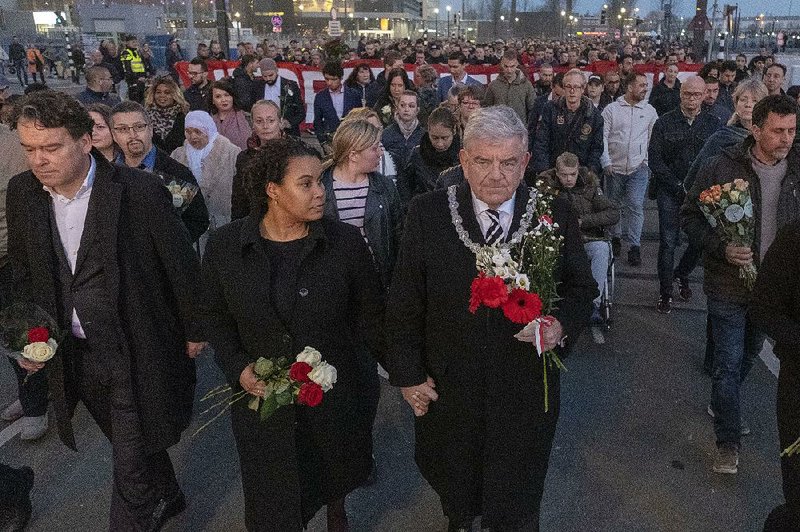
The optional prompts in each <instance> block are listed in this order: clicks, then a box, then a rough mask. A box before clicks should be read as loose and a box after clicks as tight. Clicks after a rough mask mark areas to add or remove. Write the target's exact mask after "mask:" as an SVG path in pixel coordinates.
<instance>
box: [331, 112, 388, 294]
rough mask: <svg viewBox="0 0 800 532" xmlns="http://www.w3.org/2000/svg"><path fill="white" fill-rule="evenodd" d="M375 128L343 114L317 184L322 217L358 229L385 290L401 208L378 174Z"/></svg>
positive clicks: (378, 143) (379, 151)
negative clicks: (322, 190) (322, 197)
mask: <svg viewBox="0 0 800 532" xmlns="http://www.w3.org/2000/svg"><path fill="white" fill-rule="evenodd" d="M376 118H377V117H376ZM381 131H382V130H381V128H380V127H378V126H376V125H374V124H372V123H370V121H368V120H358V119H351V118H349V115H348V119H346V120H344V121H342V123H341V124H339V127H338V128H337V130H336V133H335V134H334V136H333V141H332V142H331V152H332V154H331V160H330V161H328V163H327V168H326V169H325V171H324V172H322V183H323V184H324V185H325V191H326V201H325V216H326V217H327V218H330V219H333V220H341V221H342V222H345V223H348V224H350V225H353V226H355V227H357V228H358V229H359V230H360V231H361V235H362V236H363V237H364V240H366V242H367V245H369V247H370V249H371V250H372V256H373V258H374V259H375V263H376V266H377V268H378V272H379V274H380V278H381V281H382V282H383V286H384V288H386V287H388V286H389V281H390V279H391V276H392V270H393V269H394V262H395V258H396V256H397V248H398V246H399V244H400V227H401V221H402V212H401V205H400V196H399V195H398V193H397V189H396V188H395V185H394V183H393V182H392V181H391V180H390V179H388V178H386V177H385V176H384V175H382V174H381V173H379V172H378V167H379V166H380V162H381V157H382V155H383V148H382V147H381Z"/></svg>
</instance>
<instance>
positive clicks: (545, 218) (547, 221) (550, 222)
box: [539, 214, 553, 225]
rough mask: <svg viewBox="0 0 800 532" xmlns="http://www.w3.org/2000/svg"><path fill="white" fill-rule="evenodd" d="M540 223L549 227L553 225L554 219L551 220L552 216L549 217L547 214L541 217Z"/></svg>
mask: <svg viewBox="0 0 800 532" xmlns="http://www.w3.org/2000/svg"><path fill="white" fill-rule="evenodd" d="M539 221H540V222H542V223H545V224H547V225H553V219H552V218H550V216H548V215H546V214H543V215H541V216H539Z"/></svg>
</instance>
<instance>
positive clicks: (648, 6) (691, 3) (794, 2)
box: [575, 0, 800, 17]
mask: <svg viewBox="0 0 800 532" xmlns="http://www.w3.org/2000/svg"><path fill="white" fill-rule="evenodd" d="M605 1H607V0H605ZM695 1H696V0H673V4H672V5H673V11H674V12H676V13H680V14H681V15H684V16H686V15H691V14H693V13H694V8H695ZM717 1H718V3H719V11H720V12H722V7H723V6H724V5H725V4H726V3H730V4H732V5H735V4H737V3H738V4H739V9H740V10H741V12H742V16H743V17H747V16H751V15H758V14H760V13H764V14H766V15H767V16H769V15H772V16H786V15H790V14H791V15H800V0H769V2H764V1H758V0H739V1H738V2H737V1H736V0H717ZM603 3H604V1H603V0H576V2H575V11H577V12H579V13H584V12H586V11H589V12H599V11H600V9H601V7H602V5H603ZM636 5H637V6H638V7H639V8H640V10H641V11H642V12H644V13H645V14H647V13H649V12H650V11H652V10H654V9H659V7H660V6H661V2H660V0H638V2H637V4H636ZM713 5H714V0H708V14H709V17H710V16H711V7H712V6H713Z"/></svg>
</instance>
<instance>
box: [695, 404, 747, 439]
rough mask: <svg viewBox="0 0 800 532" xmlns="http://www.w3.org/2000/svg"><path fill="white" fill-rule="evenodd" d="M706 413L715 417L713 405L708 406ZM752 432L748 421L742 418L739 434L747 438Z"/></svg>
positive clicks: (740, 419)
mask: <svg viewBox="0 0 800 532" xmlns="http://www.w3.org/2000/svg"><path fill="white" fill-rule="evenodd" d="M706 412H708V415H709V416H711V417H714V410H713V409H712V408H711V405H708V409H707V410H706ZM751 432H752V431H751V430H750V425H748V424H747V421H746V420H745V419H744V418H743V417H740V418H739V434H741V435H742V436H747V435H748V434H750V433H751Z"/></svg>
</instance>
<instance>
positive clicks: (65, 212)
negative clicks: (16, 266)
mask: <svg viewBox="0 0 800 532" xmlns="http://www.w3.org/2000/svg"><path fill="white" fill-rule="evenodd" d="M89 157H90V158H91V161H92V163H91V165H90V166H89V173H88V174H87V175H86V179H84V180H83V184H82V185H81V188H79V189H78V193H77V194H75V197H74V198H72V199H69V198H66V197H64V196H62V195H61V194H59V193H57V192H56V191H54V190H53V189H51V188H50V187H43V188H44V189H45V190H46V191H47V192H48V193H49V194H50V197H51V198H52V199H53V201H52V204H53V214H54V217H55V219H56V226H57V227H58V236H59V237H60V238H61V244H62V245H63V246H64V255H66V256H67V261H68V262H69V267H70V269H71V270H72V273H73V274H74V273H75V262H76V261H77V259H78V249H80V247H81V237H82V236H83V227H84V224H85V223H86V213H87V212H88V210H89V197H90V196H91V195H92V185H94V174H95V169H96V168H97V165H96V163H95V161H94V157H92V156H91V155H90V156H89ZM72 334H73V336H75V337H77V338H84V339H85V338H86V333H85V332H83V327H82V326H81V320H80V319H79V318H78V313H77V312H75V309H74V308H73V309H72Z"/></svg>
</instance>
